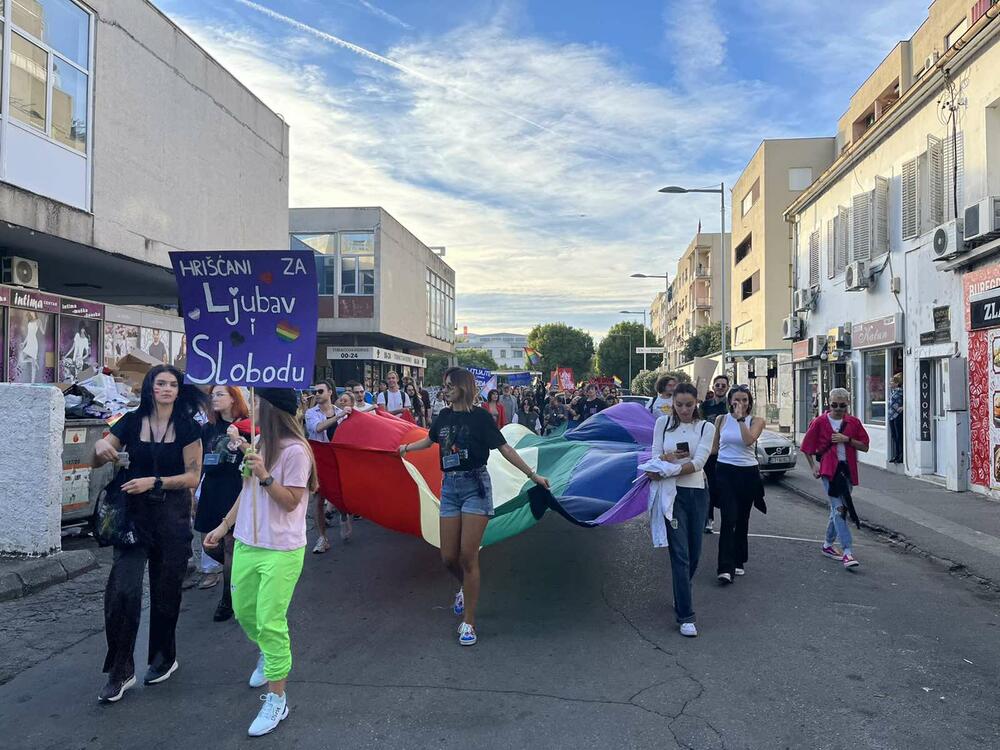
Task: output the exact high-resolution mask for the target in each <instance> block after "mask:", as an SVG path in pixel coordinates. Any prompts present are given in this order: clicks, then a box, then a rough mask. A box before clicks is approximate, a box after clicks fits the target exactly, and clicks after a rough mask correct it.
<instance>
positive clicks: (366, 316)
mask: <svg viewBox="0 0 1000 750" xmlns="http://www.w3.org/2000/svg"><path fill="white" fill-rule="evenodd" d="M289 214H290V215H289V229H290V232H291V237H290V245H291V247H292V248H293V249H304V248H307V249H310V250H312V251H313V252H314V253H316V264H317V270H318V276H319V295H320V296H319V316H320V317H319V337H318V342H317V352H316V363H317V367H316V370H317V376H318V377H329V378H333V379H334V380H335V381H336V382H337V384H338V385H340V384H343V383H344V382H345V381H347V380H358V381H360V382H363V383H365V385H366V386H368V387H374V386H375V385H377V383H378V381H379V380H382V379H384V378H385V375H386V374H387V373H388V372H389V371H390V370H394V371H396V372H398V373H399V374H401V375H403V376H409V377H414V378H417V379H420V378H422V376H423V371H424V368H426V367H427V358H426V355H427V353H429V352H437V353H443V354H451V353H452V352H453V351H454V344H455V271H454V270H453V269H452V268H451V266H449V265H448V264H447V263H445V261H444V259H443V258H442V257H441V256H440V255H439V254H438V253H436V252H435V251H433V250H432V249H431V248H430V247H428V246H427V245H425V244H424V243H423V242H421V241H420V240H419V239H417V237H416V236H414V235H413V233H412V232H410V231H409V230H408V229H406V227H404V226H403V225H402V224H400V223H399V222H398V221H397V220H396V219H395V218H393V217H392V216H391V215H390V214H389V212H388V211H386V210H385V209H384V208H381V207H372V208H293V209H291V211H290V212H289ZM285 241H286V242H289V238H288V237H286V240H285Z"/></svg>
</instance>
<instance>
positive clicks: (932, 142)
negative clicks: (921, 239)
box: [925, 135, 944, 230]
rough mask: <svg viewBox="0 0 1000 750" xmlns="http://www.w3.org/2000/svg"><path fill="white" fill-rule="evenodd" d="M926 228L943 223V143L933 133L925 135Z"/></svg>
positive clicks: (929, 228)
mask: <svg viewBox="0 0 1000 750" xmlns="http://www.w3.org/2000/svg"><path fill="white" fill-rule="evenodd" d="M927 186H928V191H927V205H928V208H929V209H930V210H929V211H928V212H927V213H928V217H927V219H928V226H927V227H925V229H927V230H931V229H934V227H937V226H939V225H940V224H943V223H944V143H943V141H942V140H941V139H940V138H937V137H935V136H933V135H929V136H927Z"/></svg>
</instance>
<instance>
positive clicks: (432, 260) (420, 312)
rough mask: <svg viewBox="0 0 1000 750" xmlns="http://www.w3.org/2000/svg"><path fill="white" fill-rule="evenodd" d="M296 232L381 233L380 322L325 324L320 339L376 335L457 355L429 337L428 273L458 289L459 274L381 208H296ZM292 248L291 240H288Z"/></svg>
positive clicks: (377, 243)
mask: <svg viewBox="0 0 1000 750" xmlns="http://www.w3.org/2000/svg"><path fill="white" fill-rule="evenodd" d="M289 214H290V219H289V225H290V227H291V230H290V231H292V232H294V233H302V234H313V233H316V234H322V233H326V232H350V231H358V232H375V316H374V317H373V318H328V317H324V318H320V321H319V330H320V333H375V332H380V333H384V334H387V335H389V336H395V337H396V338H400V339H404V340H406V341H412V342H413V343H414V344H416V345H417V346H420V347H425V348H428V349H436V350H438V351H445V352H451V351H452V350H453V345H452V344H450V343H448V342H445V341H441V340H439V339H435V338H431V337H430V336H428V335H427V316H428V313H429V311H428V309H427V287H426V270H427V269H428V268H430V269H431V270H432V271H434V272H435V273H436V274H438V275H439V276H441V277H442V278H443V279H445V280H446V281H448V282H450V283H451V284H452V285H454V284H455V271H454V269H452V268H451V266H449V265H448V264H447V263H446V262H445V261H444V260H443V259H442V258H441V257H439V256H438V255H437V254H436V253H434V252H433V251H431V250H430V249H429V248H428V247H427V246H426V245H425V244H424V243H422V242H421V241H420V240H418V239H417V238H416V237H415V236H414V235H413V233H412V232H410V231H409V230H408V229H406V227H404V226H403V225H402V224H400V223H399V222H398V221H396V219H394V218H393V217H392V216H391V215H390V214H389V213H388V212H387V211H385V210H384V209H382V208H379V207H370V208H293V209H291V211H290V212H289ZM285 242H286V244H287V242H288V237H287V236H286V237H285Z"/></svg>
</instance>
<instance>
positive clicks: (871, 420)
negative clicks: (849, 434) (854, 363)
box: [863, 349, 885, 425]
mask: <svg viewBox="0 0 1000 750" xmlns="http://www.w3.org/2000/svg"><path fill="white" fill-rule="evenodd" d="M863 366H864V388H865V392H864V403H865V420H864V421H865V423H866V424H883V425H884V424H885V351H884V350H882V349H877V350H875V351H870V352H865V354H864V361H863Z"/></svg>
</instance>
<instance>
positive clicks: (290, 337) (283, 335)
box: [275, 320, 300, 341]
mask: <svg viewBox="0 0 1000 750" xmlns="http://www.w3.org/2000/svg"><path fill="white" fill-rule="evenodd" d="M275 331H277V333H278V338H279V339H281V340H282V341H295V339H297V338H298V337H299V333H300V331H299V327H298V326H297V325H293V324H292V323H289V322H288V321H287V320H283V321H281V322H280V323H278V325H277V327H276V328H275Z"/></svg>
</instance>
